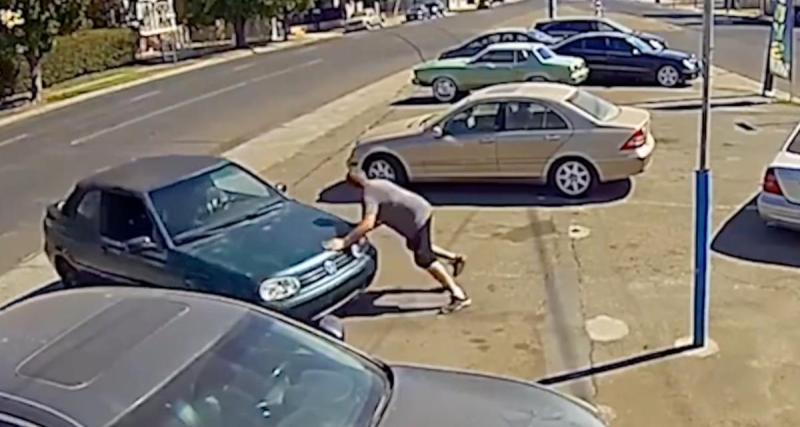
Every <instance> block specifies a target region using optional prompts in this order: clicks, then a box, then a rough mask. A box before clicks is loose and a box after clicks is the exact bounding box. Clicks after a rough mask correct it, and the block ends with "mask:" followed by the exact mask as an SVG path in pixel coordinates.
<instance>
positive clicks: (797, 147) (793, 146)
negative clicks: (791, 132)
mask: <svg viewBox="0 0 800 427" xmlns="http://www.w3.org/2000/svg"><path fill="white" fill-rule="evenodd" d="M786 151H788V152H790V153H794V154H800V132H798V133H797V134H796V135H795V136H794V138H793V139H792V142H790V143H789V145H788V146H786Z"/></svg>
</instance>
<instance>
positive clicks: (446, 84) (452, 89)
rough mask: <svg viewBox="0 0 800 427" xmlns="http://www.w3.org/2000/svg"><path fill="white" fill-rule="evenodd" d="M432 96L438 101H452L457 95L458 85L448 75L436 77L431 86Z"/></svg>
mask: <svg viewBox="0 0 800 427" xmlns="http://www.w3.org/2000/svg"><path fill="white" fill-rule="evenodd" d="M431 89H432V90H433V97H434V98H435V99H436V100H437V101H439V102H452V101H453V100H454V99H456V97H457V96H458V92H459V91H458V85H456V82H455V81H453V79H451V78H450V77H437V78H436V79H434V80H433V85H432V86H431Z"/></svg>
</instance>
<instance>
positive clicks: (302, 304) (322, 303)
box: [282, 245, 378, 320]
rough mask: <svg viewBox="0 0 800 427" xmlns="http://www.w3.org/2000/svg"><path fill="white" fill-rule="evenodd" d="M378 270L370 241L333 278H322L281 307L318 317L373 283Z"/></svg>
mask: <svg viewBox="0 0 800 427" xmlns="http://www.w3.org/2000/svg"><path fill="white" fill-rule="evenodd" d="M377 271H378V253H377V250H376V249H375V247H374V246H371V245H370V249H369V250H368V251H367V253H366V254H365V255H364V256H363V257H362V258H360V259H358V260H357V261H355V262H353V263H352V264H351V265H349V266H348V267H346V268H345V269H343V270H342V271H341V274H340V275H337V276H336V277H334V278H332V279H329V280H328V279H323V280H320V281H318V282H317V283H314V284H313V285H311V289H310V290H308V291H306V292H303V293H301V294H299V295H297V296H296V297H294V298H292V299H290V300H289V301H287V302H286V308H284V309H282V311H284V312H286V313H288V314H289V315H290V316H292V317H295V318H298V319H301V320H317V319H319V318H321V317H323V316H325V315H327V314H329V313H332V312H334V311H336V310H337V309H338V308H340V307H342V306H344V305H345V304H347V303H348V302H350V301H352V300H353V299H355V298H356V297H357V296H358V295H360V294H361V293H362V292H364V290H365V289H366V288H367V287H368V286H369V285H370V283H372V279H374V278H375V274H376V273H377Z"/></svg>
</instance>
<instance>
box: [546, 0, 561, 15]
mask: <svg viewBox="0 0 800 427" xmlns="http://www.w3.org/2000/svg"><path fill="white" fill-rule="evenodd" d="M557 15H558V3H557V0H547V16H549V17H550V19H553V18H555V17H556V16H557Z"/></svg>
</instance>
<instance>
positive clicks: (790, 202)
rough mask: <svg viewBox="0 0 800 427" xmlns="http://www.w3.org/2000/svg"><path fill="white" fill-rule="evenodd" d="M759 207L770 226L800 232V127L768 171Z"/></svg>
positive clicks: (798, 126)
mask: <svg viewBox="0 0 800 427" xmlns="http://www.w3.org/2000/svg"><path fill="white" fill-rule="evenodd" d="M756 204H757V205H758V213H759V215H761V218H762V219H763V220H764V221H765V222H766V223H767V224H768V225H774V226H779V227H784V228H790V229H794V230H797V231H800V124H798V125H797V127H795V129H794V130H793V131H792V133H791V134H790V135H789V138H788V139H787V140H786V142H785V143H784V144H783V147H782V148H781V150H780V151H779V152H778V154H777V155H776V156H775V159H774V160H772V163H770V165H769V167H767V170H766V172H765V173H764V182H763V184H762V187H761V193H760V194H759V195H758V199H757V201H756Z"/></svg>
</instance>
